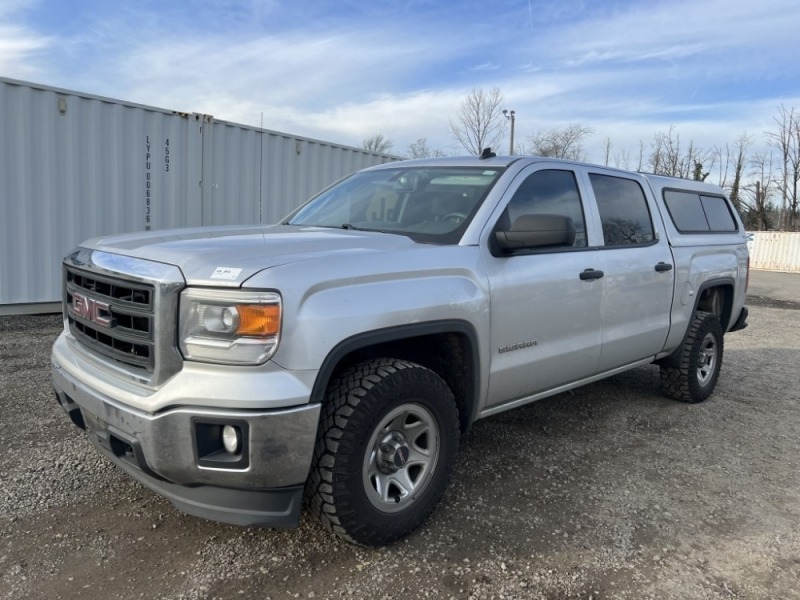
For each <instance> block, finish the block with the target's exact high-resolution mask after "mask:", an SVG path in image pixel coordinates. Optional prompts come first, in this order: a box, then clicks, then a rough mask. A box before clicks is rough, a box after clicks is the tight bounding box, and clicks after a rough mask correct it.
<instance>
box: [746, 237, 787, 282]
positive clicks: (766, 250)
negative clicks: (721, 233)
mask: <svg viewBox="0 0 800 600" xmlns="http://www.w3.org/2000/svg"><path fill="white" fill-rule="evenodd" d="M748 238H749V241H748V243H747V246H748V248H749V250H750V267H751V268H753V269H760V270H764V271H782V272H784V273H800V233H792V232H781V231H756V232H753V233H751V234H748Z"/></svg>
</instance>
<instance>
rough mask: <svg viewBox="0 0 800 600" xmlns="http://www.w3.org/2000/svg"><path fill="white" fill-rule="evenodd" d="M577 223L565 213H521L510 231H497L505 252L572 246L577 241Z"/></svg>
mask: <svg viewBox="0 0 800 600" xmlns="http://www.w3.org/2000/svg"><path fill="white" fill-rule="evenodd" d="M575 233H576V232H575V223H574V222H573V221H572V219H571V218H570V217H565V216H563V215H520V216H519V217H517V219H516V220H515V221H514V223H513V224H512V225H511V228H510V229H509V230H508V231H497V232H495V237H496V238H497V244H498V245H499V246H500V248H501V249H502V250H504V251H505V252H514V251H515V250H526V249H532V248H543V247H546V246H572V245H573V244H574V243H575Z"/></svg>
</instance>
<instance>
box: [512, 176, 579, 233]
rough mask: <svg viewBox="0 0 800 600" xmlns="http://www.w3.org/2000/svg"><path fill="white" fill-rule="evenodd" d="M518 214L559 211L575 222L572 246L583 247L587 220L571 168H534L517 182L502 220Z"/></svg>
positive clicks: (543, 213) (539, 213)
mask: <svg viewBox="0 0 800 600" xmlns="http://www.w3.org/2000/svg"><path fill="white" fill-rule="evenodd" d="M520 215H561V216H564V217H570V218H571V219H572V221H573V223H574V224H575V231H576V235H575V243H574V244H573V246H572V247H573V248H585V247H586V221H585V219H584V217H583V206H582V205H581V196H580V193H579V192H578V184H577V182H576V180H575V174H574V173H573V172H572V171H562V170H556V169H548V170H543V171H536V172H535V173H532V174H531V175H529V176H528V178H527V179H525V181H523V182H522V185H520V186H519V188H518V189H517V191H516V192H514V196H513V197H512V198H511V200H510V201H509V203H508V206H507V207H506V210H505V212H504V213H503V216H502V217H501V223H503V224H504V225H511V224H513V223H514V221H515V220H516V219H517V217H519V216H520Z"/></svg>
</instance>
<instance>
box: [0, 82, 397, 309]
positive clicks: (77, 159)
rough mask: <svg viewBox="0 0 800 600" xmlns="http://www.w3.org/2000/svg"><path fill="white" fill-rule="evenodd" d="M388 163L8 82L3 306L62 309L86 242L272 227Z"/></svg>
mask: <svg viewBox="0 0 800 600" xmlns="http://www.w3.org/2000/svg"><path fill="white" fill-rule="evenodd" d="M388 160H393V158H391V157H387V156H383V155H377V154H372V153H368V152H364V151H362V150H358V149H355V148H347V147H343V146H336V145H333V144H326V143H325V142H319V141H316V140H309V139H306V138H300V137H294V136H290V135H288V134H281V133H277V132H273V131H266V130H261V129H258V128H252V127H245V126H241V125H236V124H234V123H227V122H224V121H216V122H215V121H214V120H213V118H211V117H208V116H205V115H198V114H186V113H176V112H174V111H168V110H163V109H159V108H154V107H149V106H142V105H138V104H134V103H128V102H123V101H120V100H114V99H110V98H102V97H99V96H93V95H90V94H84V93H81V92H75V91H70V90H62V89H58V88H52V87H48V86H42V85H37V84H31V83H27V82H21V81H15V80H11V79H5V78H0V209H2V213H1V214H2V217H3V218H2V219H0V306H5V305H14V304H19V305H27V304H35V303H45V302H47V303H50V302H58V301H60V298H61V291H60V286H61V281H60V280H61V267H60V264H61V258H62V257H63V256H64V254H66V253H67V252H68V251H69V250H70V249H71V248H73V247H74V246H76V245H77V244H79V243H80V242H81V241H83V240H86V239H88V238H92V237H97V236H101V235H109V234H115V233H124V232H131V231H142V230H145V229H164V228H173V227H185V226H197V225H203V224H205V225H224V224H247V223H272V222H275V221H276V220H278V219H280V218H281V217H283V216H284V215H285V214H287V213H289V212H290V211H291V210H292V209H293V208H295V207H296V206H297V205H299V204H300V203H301V202H303V201H304V200H305V199H307V198H308V197H309V196H312V195H313V194H315V193H316V192H318V191H320V190H321V189H322V188H323V187H325V186H326V185H328V184H329V183H331V182H333V181H335V180H337V179H340V178H341V177H343V176H345V175H347V174H349V173H351V172H353V171H356V170H358V169H361V168H364V167H367V166H371V165H374V164H379V163H382V162H386V161H388ZM6 312H7V311H6Z"/></svg>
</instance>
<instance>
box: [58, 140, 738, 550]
mask: <svg viewBox="0 0 800 600" xmlns="http://www.w3.org/2000/svg"><path fill="white" fill-rule="evenodd" d="M747 273H748V254H747V244H746V238H745V232H744V228H743V226H742V223H741V220H740V218H739V216H738V215H737V213H736V211H735V210H734V208H733V206H732V205H731V203H730V202H729V200H728V199H727V198H726V197H725V194H724V193H723V191H722V190H721V189H720V188H718V187H716V186H714V185H710V184H707V183H701V182H695V181H688V180H682V179H675V178H668V177H660V176H653V175H643V174H639V173H633V172H627V171H621V170H617V169H611V168H607V167H600V166H595V165H589V164H581V163H575V162H569V161H563V160H553V159H544V158H538V157H530V156H529V157H519V156H513V157H497V156H494V155H493V154H491V153H485V154H484V155H483V156H482V157H466V158H444V159H430V160H413V161H403V162H397V163H391V164H387V165H382V166H378V167H374V168H370V169H366V170H364V171H361V172H358V173H356V174H354V175H351V176H350V177H348V178H345V179H344V180H342V181H340V182H338V183H336V184H334V185H333V186H331V187H329V188H328V189H326V190H324V191H323V192H321V193H320V194H319V195H317V196H316V197H315V198H313V199H312V200H310V201H309V202H308V203H306V204H305V205H303V206H302V207H300V208H299V209H297V210H296V211H295V212H294V213H292V214H291V215H289V216H288V217H287V218H286V219H285V220H283V221H282V222H281V223H279V224H277V225H271V226H239V227H220V228H197V229H182V230H172V231H153V232H145V233H131V234H126V235H115V236H111V237H103V238H97V239H94V240H90V241H88V242H85V243H84V244H82V245H81V246H79V247H78V248H76V249H75V250H74V251H72V252H71V253H70V254H69V255H68V256H66V257H65V259H64V263H63V303H64V331H63V333H62V334H61V335H60V336H59V338H58V340H57V341H56V343H55V345H54V347H53V353H52V367H53V368H52V371H53V382H54V386H55V393H56V396H57V398H58V401H59V403H60V404H61V406H62V407H63V409H64V410H65V411H66V412H67V414H68V415H69V417H70V418H71V419H72V421H73V422H74V423H75V424H76V425H77V426H78V427H80V428H81V429H84V430H85V431H86V433H87V435H88V437H89V439H90V440H91V441H92V442H93V443H94V445H95V446H96V447H97V449H98V450H99V451H100V452H101V453H103V454H104V455H105V456H107V457H108V458H109V459H110V460H111V461H112V462H114V463H115V464H116V465H117V466H118V467H119V468H121V469H122V470H124V471H125V472H127V473H128V474H129V475H130V476H132V477H133V478H135V479H136V480H138V481H140V482H141V483H143V484H144V485H145V486H147V487H148V488H150V489H151V490H153V491H155V492H156V493H158V494H162V495H163V496H165V497H167V498H168V499H169V500H170V501H171V502H172V503H173V504H174V505H175V506H177V507H178V508H179V509H180V510H182V511H185V512H186V513H189V514H192V515H196V516H199V517H203V518H207V519H214V520H218V521H222V522H226V523H234V524H240V525H262V526H271V527H282V526H294V525H296V524H297V523H298V520H299V514H300V510H301V507H302V505H303V504H304V502H305V504H306V505H307V506H308V510H310V511H311V512H312V513H313V514H314V515H316V517H317V518H318V519H319V520H320V521H321V522H322V523H323V524H324V525H325V526H327V527H328V528H329V529H330V530H332V531H333V532H335V533H336V534H338V535H340V536H342V537H343V538H345V539H348V540H350V541H353V542H356V543H360V544H366V545H380V544H385V543H389V542H391V541H393V540H396V539H398V538H400V537H402V536H404V535H406V534H407V533H409V532H410V531H412V530H414V529H415V528H416V527H418V526H419V525H420V524H421V523H422V522H423V521H424V520H425V519H426V518H427V517H428V516H429V515H430V514H431V512H432V511H433V510H434V508H435V507H436V505H437V503H438V502H439V500H440V498H441V496H442V494H443V493H444V491H445V487H446V485H447V481H448V477H449V475H450V472H451V469H452V466H453V463H454V459H455V456H456V452H457V450H458V446H459V438H460V436H461V435H462V434H463V433H464V432H465V431H466V430H467V429H468V428H469V427H470V425H471V424H472V423H474V422H475V421H476V420H477V419H482V418H484V417H488V416H491V415H494V414H497V413H499V412H501V411H505V410H509V409H512V408H515V407H518V406H522V405H524V404H527V403H529V402H532V401H535V400H539V399H542V398H546V397H548V396H552V395H553V394H558V393H559V392H563V391H565V390H569V389H571V388H574V387H577V386H581V385H584V384H587V383H590V382H593V381H596V380H598V379H601V378H603V377H608V376H610V375H614V374H615V373H620V372H622V371H625V370H628V369H633V368H635V367H638V366H640V365H647V364H649V363H654V362H655V363H657V364H658V365H660V373H661V382H662V384H663V388H664V390H665V391H666V393H667V394H668V395H669V396H671V397H673V398H676V399H677V400H682V401H685V402H700V401H702V400H705V399H706V398H708V396H709V395H710V394H711V393H712V391H713V390H714V386H715V384H716V382H717V378H718V376H719V373H720V366H721V364H722V358H723V341H724V336H725V334H726V333H729V332H733V331H736V330H739V329H742V328H743V327H745V326H746V320H747V308H746V307H745V306H744V301H745V288H746V281H747Z"/></svg>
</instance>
